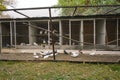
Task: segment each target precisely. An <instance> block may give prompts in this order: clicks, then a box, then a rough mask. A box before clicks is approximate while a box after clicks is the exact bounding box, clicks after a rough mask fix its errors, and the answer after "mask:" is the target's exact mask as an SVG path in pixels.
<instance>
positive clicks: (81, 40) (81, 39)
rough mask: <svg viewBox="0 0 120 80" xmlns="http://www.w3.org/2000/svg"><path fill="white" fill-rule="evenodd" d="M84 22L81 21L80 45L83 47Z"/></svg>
mask: <svg viewBox="0 0 120 80" xmlns="http://www.w3.org/2000/svg"><path fill="white" fill-rule="evenodd" d="M83 36H84V35H83V20H81V29H80V42H81V43H80V45H81V46H82V47H83V45H84V43H83V42H84V39H83Z"/></svg>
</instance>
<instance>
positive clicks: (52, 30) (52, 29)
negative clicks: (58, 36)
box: [49, 8, 56, 61]
mask: <svg viewBox="0 0 120 80" xmlns="http://www.w3.org/2000/svg"><path fill="white" fill-rule="evenodd" d="M49 19H50V28H51V29H50V30H51V37H52V49H53V59H54V61H55V60H56V59H55V49H54V28H53V26H52V15H51V8H49Z"/></svg>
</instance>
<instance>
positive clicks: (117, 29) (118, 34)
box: [117, 19, 119, 47]
mask: <svg viewBox="0 0 120 80" xmlns="http://www.w3.org/2000/svg"><path fill="white" fill-rule="evenodd" d="M118 46H119V19H117V47H118Z"/></svg>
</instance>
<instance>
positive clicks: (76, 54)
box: [70, 51, 80, 57]
mask: <svg viewBox="0 0 120 80" xmlns="http://www.w3.org/2000/svg"><path fill="white" fill-rule="evenodd" d="M79 54H80V53H79V52H77V51H73V52H71V55H70V56H72V57H78V56H79Z"/></svg>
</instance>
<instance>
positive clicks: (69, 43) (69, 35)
mask: <svg viewBox="0 0 120 80" xmlns="http://www.w3.org/2000/svg"><path fill="white" fill-rule="evenodd" d="M69 45H70V46H71V21H70V20H69Z"/></svg>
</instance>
